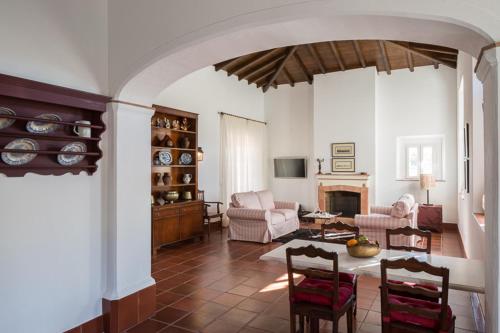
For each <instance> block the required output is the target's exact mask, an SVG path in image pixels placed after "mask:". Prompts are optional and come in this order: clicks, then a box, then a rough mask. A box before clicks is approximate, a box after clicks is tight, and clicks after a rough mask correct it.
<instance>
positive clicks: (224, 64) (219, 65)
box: [214, 57, 240, 71]
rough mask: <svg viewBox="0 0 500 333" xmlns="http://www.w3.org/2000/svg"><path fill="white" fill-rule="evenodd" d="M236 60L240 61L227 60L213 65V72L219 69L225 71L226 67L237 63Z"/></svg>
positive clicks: (234, 59)
mask: <svg viewBox="0 0 500 333" xmlns="http://www.w3.org/2000/svg"><path fill="white" fill-rule="evenodd" d="M238 59H240V58H239V57H237V58H233V59H229V60H226V61H222V62H219V63H217V64H215V65H214V67H215V71H219V70H221V69H225V68H226V67H228V66H230V65H231V64H232V63H235V62H237V61H238Z"/></svg>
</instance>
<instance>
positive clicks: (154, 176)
mask: <svg viewBox="0 0 500 333" xmlns="http://www.w3.org/2000/svg"><path fill="white" fill-rule="evenodd" d="M154 107H155V109H156V112H155V114H154V115H153V118H152V120H151V200H152V212H151V218H152V228H151V230H152V250H153V255H155V254H156V251H157V250H158V249H159V248H160V247H161V246H163V245H167V244H172V243H175V242H178V241H181V240H186V239H192V238H195V237H202V236H203V201H201V200H197V195H198V160H197V153H196V152H197V147H198V132H197V129H198V115H197V114H194V113H190V112H186V111H181V110H176V109H172V108H168V107H164V106H159V105H155V106H154Z"/></svg>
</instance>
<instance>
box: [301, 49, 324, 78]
mask: <svg viewBox="0 0 500 333" xmlns="http://www.w3.org/2000/svg"><path fill="white" fill-rule="evenodd" d="M306 47H307V50H308V51H309V54H311V56H312V57H313V58H314V61H315V62H316V64H317V65H318V67H319V70H320V71H321V73H322V74H325V73H326V69H325V66H324V65H323V62H322V61H321V58H320V57H319V54H318V52H316V49H315V48H314V46H313V45H312V44H307V45H306Z"/></svg>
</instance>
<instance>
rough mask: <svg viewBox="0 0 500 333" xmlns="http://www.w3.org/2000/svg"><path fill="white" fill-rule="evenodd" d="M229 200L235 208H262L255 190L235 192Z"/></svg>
mask: <svg viewBox="0 0 500 333" xmlns="http://www.w3.org/2000/svg"><path fill="white" fill-rule="evenodd" d="M231 201H232V203H233V205H234V207H236V208H249V209H262V206H261V205H260V201H259V197H258V196H257V194H256V193H255V192H242V193H235V194H233V195H232V196H231Z"/></svg>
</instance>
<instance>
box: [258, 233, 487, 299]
mask: <svg viewBox="0 0 500 333" xmlns="http://www.w3.org/2000/svg"><path fill="white" fill-rule="evenodd" d="M308 245H313V246H315V247H317V248H322V249H323V250H325V251H328V252H336V253H337V254H338V267H339V272H345V273H356V274H358V275H366V276H371V277H377V278H380V276H381V272H380V261H381V260H382V259H388V260H397V259H403V258H412V257H413V258H416V259H417V260H419V261H425V262H427V263H429V264H431V265H432V266H437V267H446V268H448V269H449V270H450V277H449V288H450V289H455V290H461V291H467V292H474V293H482V294H484V289H485V282H484V262H483V261H482V260H476V259H467V258H459V257H449V256H442V255H437V254H427V253H422V252H407V251H399V250H385V249H382V250H381V251H380V253H379V254H378V255H376V256H374V257H370V258H357V257H351V256H350V255H349V253H348V252H347V249H346V246H345V245H342V244H335V243H327V242H319V241H311V240H300V239H294V240H292V241H290V242H288V243H286V244H284V245H282V246H280V247H277V248H275V249H273V250H271V251H269V252H267V253H265V254H263V255H262V256H261V257H260V260H265V261H278V262H281V263H285V264H286V249H287V248H299V247H304V246H308ZM292 262H293V266H294V267H298V268H317V269H328V270H331V269H332V262H331V260H326V259H323V258H320V257H315V258H310V257H307V256H297V257H293V259H292ZM388 277H389V278H390V279H398V280H404V281H408V282H414V283H419V284H429V283H432V284H436V285H440V284H441V280H442V278H441V277H439V276H433V275H430V274H427V273H425V272H418V273H414V272H410V271H407V270H405V269H398V270H389V271H388Z"/></svg>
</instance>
